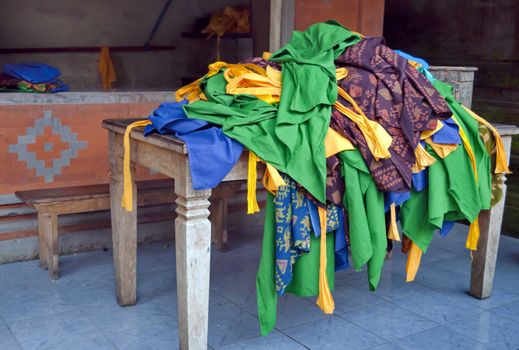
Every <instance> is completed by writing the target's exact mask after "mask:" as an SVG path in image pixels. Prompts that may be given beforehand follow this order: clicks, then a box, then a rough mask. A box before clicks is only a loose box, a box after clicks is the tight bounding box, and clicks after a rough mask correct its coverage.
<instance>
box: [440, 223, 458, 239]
mask: <svg viewBox="0 0 519 350" xmlns="http://www.w3.org/2000/svg"><path fill="white" fill-rule="evenodd" d="M454 224H455V221H444V222H443V225H442V228H441V229H440V235H441V236H442V237H446V236H447V235H448V234H449V232H451V230H452V228H453V227H454Z"/></svg>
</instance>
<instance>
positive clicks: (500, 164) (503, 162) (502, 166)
mask: <svg viewBox="0 0 519 350" xmlns="http://www.w3.org/2000/svg"><path fill="white" fill-rule="evenodd" d="M462 107H463V108H464V109H465V110H466V111H467V112H468V113H469V114H470V115H471V116H472V118H474V119H476V120H477V121H478V122H479V123H481V124H483V125H484V126H486V127H487V128H488V129H489V130H490V131H491V132H492V134H493V135H494V138H495V140H496V169H495V170H494V173H496V174H510V173H511V171H510V169H509V168H508V161H507V159H506V152H505V146H504V145H503V140H502V139H501V135H499V132H498V131H497V130H496V128H494V127H493V126H492V124H490V123H489V122H487V121H486V120H485V119H483V118H481V117H480V116H479V115H477V114H476V113H474V112H472V111H471V110H470V109H468V108H467V107H465V106H463V105H462Z"/></svg>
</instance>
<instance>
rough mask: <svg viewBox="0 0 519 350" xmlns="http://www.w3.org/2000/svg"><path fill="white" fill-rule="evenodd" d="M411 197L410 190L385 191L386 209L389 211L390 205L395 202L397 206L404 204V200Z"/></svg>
mask: <svg viewBox="0 0 519 350" xmlns="http://www.w3.org/2000/svg"><path fill="white" fill-rule="evenodd" d="M413 175H414V174H413ZM413 182H414V180H413ZM409 198H411V192H410V191H404V192H386V193H384V211H385V212H387V211H388V210H389V206H390V205H391V204H393V203H395V206H397V207H398V206H400V205H402V204H404V202H405V201H407V200H408V199H409Z"/></svg>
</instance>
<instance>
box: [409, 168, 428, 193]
mask: <svg viewBox="0 0 519 350" xmlns="http://www.w3.org/2000/svg"><path fill="white" fill-rule="evenodd" d="M428 175H429V168H425V169H424V170H422V171H420V172H419V173H413V188H414V190H415V191H416V192H421V191H423V190H424V189H425V188H426V187H427V186H428V184H429V180H428V178H427V176H428Z"/></svg>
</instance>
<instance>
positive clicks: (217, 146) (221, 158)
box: [144, 101, 243, 190]
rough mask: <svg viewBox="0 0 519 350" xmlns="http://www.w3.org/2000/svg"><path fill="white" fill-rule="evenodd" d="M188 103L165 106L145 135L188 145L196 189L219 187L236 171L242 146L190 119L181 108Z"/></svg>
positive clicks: (216, 129)
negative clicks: (167, 137)
mask: <svg viewBox="0 0 519 350" xmlns="http://www.w3.org/2000/svg"><path fill="white" fill-rule="evenodd" d="M186 103H187V101H182V102H165V103H162V104H161V105H160V106H159V108H157V109H156V110H155V111H153V114H152V115H150V116H149V120H150V121H151V122H152V124H151V125H147V126H146V128H145V129H144V135H149V134H150V133H152V132H158V133H160V134H172V135H174V136H175V137H178V138H179V139H181V140H182V141H184V142H185V143H186V147H187V152H188V158H189V167H190V170H191V178H192V181H193V189H195V190H206V189H211V188H214V187H216V186H217V185H218V184H219V183H220V182H221V181H222V180H223V178H224V177H225V176H226V175H227V174H228V173H229V171H231V169H232V168H233V167H234V165H235V164H236V162H237V161H238V159H239V158H240V155H241V153H242V151H243V146H242V145H241V144H240V143H238V142H236V141H235V140H233V139H231V138H229V137H227V136H225V135H224V133H223V132H222V129H221V128H219V127H216V126H214V125H213V124H209V123H208V122H205V121H202V120H197V119H189V118H187V116H186V114H185V112H184V110H183V108H182V106H183V105H185V104H186Z"/></svg>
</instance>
